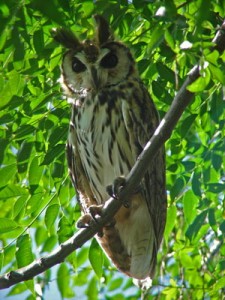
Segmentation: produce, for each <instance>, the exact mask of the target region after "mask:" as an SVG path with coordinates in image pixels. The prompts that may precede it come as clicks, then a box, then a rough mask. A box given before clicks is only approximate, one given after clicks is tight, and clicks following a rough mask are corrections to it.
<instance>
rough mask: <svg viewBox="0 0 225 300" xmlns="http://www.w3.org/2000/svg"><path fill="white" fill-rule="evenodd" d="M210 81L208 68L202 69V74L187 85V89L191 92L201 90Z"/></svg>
mask: <svg viewBox="0 0 225 300" xmlns="http://www.w3.org/2000/svg"><path fill="white" fill-rule="evenodd" d="M209 82H210V73H209V70H207V69H205V70H204V76H200V77H199V78H198V79H196V80H195V81H194V82H193V83H191V84H190V85H189V86H187V90H188V91H190V92H192V93H198V92H202V91H204V90H205V89H206V87H207V85H208V84H209Z"/></svg>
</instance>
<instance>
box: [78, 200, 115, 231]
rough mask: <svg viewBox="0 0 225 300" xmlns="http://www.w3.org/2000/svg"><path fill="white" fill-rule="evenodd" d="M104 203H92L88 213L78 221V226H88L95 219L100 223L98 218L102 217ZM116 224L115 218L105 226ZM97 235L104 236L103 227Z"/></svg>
mask: <svg viewBox="0 0 225 300" xmlns="http://www.w3.org/2000/svg"><path fill="white" fill-rule="evenodd" d="M102 208H103V205H91V206H89V208H88V212H87V214H85V215H83V216H82V217H80V218H79V220H78V221H77V224H76V226H77V228H88V227H89V226H90V224H91V221H92V220H94V221H95V222H96V223H98V218H99V217H101V214H102ZM114 225H115V220H112V221H111V222H110V223H109V224H107V225H105V226H104V227H106V228H107V227H113V226H114ZM97 235H98V236H99V237H102V236H103V229H101V230H100V231H99V232H98V233H97Z"/></svg>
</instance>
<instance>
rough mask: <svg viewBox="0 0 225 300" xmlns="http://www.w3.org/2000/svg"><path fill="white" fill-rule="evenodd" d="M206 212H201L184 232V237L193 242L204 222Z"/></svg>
mask: <svg viewBox="0 0 225 300" xmlns="http://www.w3.org/2000/svg"><path fill="white" fill-rule="evenodd" d="M207 213H208V210H204V211H203V212H201V213H200V214H199V215H198V216H197V217H196V218H195V220H194V222H193V223H192V224H191V225H190V226H189V227H188V229H187V231H186V236H187V237H188V238H189V240H193V239H194V238H195V237H196V235H197V234H198V232H199V230H200V228H201V227H202V226H203V224H204V222H205V218H206V216H207Z"/></svg>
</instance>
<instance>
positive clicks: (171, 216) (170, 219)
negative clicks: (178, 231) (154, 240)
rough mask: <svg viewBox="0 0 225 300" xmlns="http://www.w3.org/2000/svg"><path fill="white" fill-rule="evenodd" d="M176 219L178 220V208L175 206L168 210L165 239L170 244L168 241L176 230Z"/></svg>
mask: <svg viewBox="0 0 225 300" xmlns="http://www.w3.org/2000/svg"><path fill="white" fill-rule="evenodd" d="M176 219H177V208H176V206H175V205H171V206H169V207H168V209H167V218H166V228H165V232H164V237H165V240H166V242H168V239H169V237H170V236H171V231H172V230H173V228H174V225H175V222H176Z"/></svg>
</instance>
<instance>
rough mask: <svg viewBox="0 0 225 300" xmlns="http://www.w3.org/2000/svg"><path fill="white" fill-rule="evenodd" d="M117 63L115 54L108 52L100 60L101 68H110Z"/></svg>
mask: <svg viewBox="0 0 225 300" xmlns="http://www.w3.org/2000/svg"><path fill="white" fill-rule="evenodd" d="M117 63H118V58H117V56H116V55H115V54H113V53H109V54H107V55H106V56H105V57H103V59H102V60H101V63H100V65H101V66H102V67H103V68H107V69H111V68H114V67H115V66H116V65H117Z"/></svg>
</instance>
